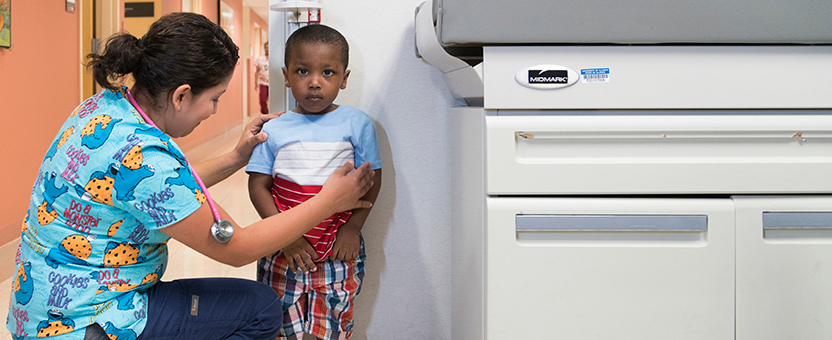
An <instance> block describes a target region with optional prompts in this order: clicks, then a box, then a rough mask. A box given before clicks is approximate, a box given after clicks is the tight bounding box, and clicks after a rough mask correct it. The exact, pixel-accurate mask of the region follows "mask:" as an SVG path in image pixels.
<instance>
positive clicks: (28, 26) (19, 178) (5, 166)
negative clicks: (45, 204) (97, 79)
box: [0, 1, 81, 244]
mask: <svg viewBox="0 0 832 340" xmlns="http://www.w3.org/2000/svg"><path fill="white" fill-rule="evenodd" d="M11 12H12V17H11V23H12V48H11V49H5V48H0V122H2V124H3V126H4V127H5V129H4V132H3V133H2V134H0V188H2V189H1V190H2V195H0V227H6V226H10V228H12V230H14V234H12V235H11V237H12V238H14V237H16V236H19V235H20V221H21V220H22V219H23V215H24V214H25V213H26V207H27V206H28V204H29V194H30V192H31V189H32V184H33V183H34V182H35V177H36V176H37V172H38V168H39V167H40V162H41V160H42V159H43V156H44V155H45V154H46V149H47V148H48V147H49V145H50V143H51V142H52V139H53V138H54V137H55V136H56V135H57V133H58V129H59V128H60V126H61V125H62V124H63V122H64V119H66V117H67V116H69V113H70V112H72V109H73V108H75V106H77V105H78V103H79V102H78V98H79V96H80V93H79V83H80V75H79V72H80V70H79V61H78V59H79V55H80V53H81V52H80V47H79V38H78V36H79V29H80V28H79V26H78V25H79V20H80V19H79V17H80V12H79V11H76V13H69V12H66V11H65V8H64V3H63V1H61V2H60V3H58V2H52V3H51V5H49V6H46V5H44V4H43V3H41V2H40V1H13V2H12V9H11ZM9 232H10V231H7V230H6V228H2V229H0V241H6V242H8V241H9V240H10V239H7V238H8V236H9ZM6 242H0V244H4V243H6Z"/></svg>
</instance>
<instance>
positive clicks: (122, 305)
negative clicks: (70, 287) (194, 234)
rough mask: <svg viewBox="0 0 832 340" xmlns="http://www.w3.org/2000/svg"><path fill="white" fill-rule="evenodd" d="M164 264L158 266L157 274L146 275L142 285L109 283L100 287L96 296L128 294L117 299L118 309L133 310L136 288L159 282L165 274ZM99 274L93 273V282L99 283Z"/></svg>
mask: <svg viewBox="0 0 832 340" xmlns="http://www.w3.org/2000/svg"><path fill="white" fill-rule="evenodd" d="M162 268H164V267H163V266H162V264H159V265H158V266H156V272H155V273H150V274H147V275H145V277H144V278H143V279H142V282H141V283H138V284H130V283H129V282H119V283H108V284H105V285H102V286H100V287H98V290H96V291H95V294H101V293H106V292H127V293H125V294H120V295H118V296H117V297H116V301H118V307H117V308H118V309H119V310H130V309H133V307H134V305H133V297H134V296H135V295H136V292H135V290H134V289H135V288H137V287H139V286H144V285H152V284H154V283H156V282H158V281H159V277H161V276H162V274H164V272H163V271H162ZM98 273H99V272H97V271H95V272H92V274H91V277H92V279H93V280H95V281H98V275H99V274H98Z"/></svg>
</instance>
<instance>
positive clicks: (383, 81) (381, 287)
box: [270, 0, 456, 340]
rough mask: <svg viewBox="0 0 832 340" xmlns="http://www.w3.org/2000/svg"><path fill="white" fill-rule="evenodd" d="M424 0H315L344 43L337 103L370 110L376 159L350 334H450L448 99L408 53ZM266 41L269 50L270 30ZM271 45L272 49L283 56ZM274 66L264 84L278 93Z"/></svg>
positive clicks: (436, 76) (436, 77)
mask: <svg viewBox="0 0 832 340" xmlns="http://www.w3.org/2000/svg"><path fill="white" fill-rule="evenodd" d="M422 1H423V0H404V1H383V2H378V1H369V0H351V1H326V0H324V1H323V3H324V9H323V12H322V18H323V21H322V23H323V24H326V25H329V26H331V27H333V28H335V29H337V30H339V31H340V32H341V33H342V34H343V35H344V36H345V37H346V38H347V40H348V41H349V44H350V65H349V69H350V70H352V73H351V74H350V78H349V82H348V85H347V89H346V90H343V91H342V92H341V94H340V95H339V96H338V99H337V100H336V103H337V104H348V105H352V106H355V107H357V108H360V109H362V110H364V111H365V112H367V113H368V114H369V115H370V117H372V119H373V120H374V121H375V122H376V127H377V129H378V133H379V140H380V143H381V155H382V162H383V163H384V164H383V165H384V168H383V186H382V189H381V194H380V195H379V198H378V201H377V202H376V204H375V207H374V208H373V211H372V213H371V214H370V217H369V219H368V220H367V224H365V226H364V229H363V230H364V238H365V246H366V249H367V274H366V277H365V281H364V287H363V290H362V291H361V294H360V295H359V296H358V298H357V300H356V313H355V320H356V323H355V331H354V333H353V337H352V339H356V340H364V339H399V340H407V339H414V340H424V339H431V340H434V339H450V338H451V335H450V334H451V331H450V326H451V321H450V320H451V316H450V310H451V309H450V298H451V296H450V295H451V294H450V291H451V289H450V287H451V281H450V274H451V262H450V260H451V259H450V257H451V250H450V249H451V247H452V244H451V241H450V237H451V227H452V226H451V223H450V222H451V215H450V214H451V211H450V206H451V200H450V175H449V170H450V148H449V143H450V138H449V133H450V130H449V124H450V120H449V116H448V115H449V114H450V107H451V105H453V104H455V103H456V102H455V101H454V99H453V98H452V97H451V96H450V94H449V92H448V90H447V88H446V86H445V84H444V83H443V82H442V79H441V76H440V73H439V72H438V71H437V70H436V69H435V68H433V67H431V66H430V65H428V64H426V63H425V62H423V61H422V60H421V59H417V58H416V56H415V52H414V26H413V19H414V12H415V9H416V7H417V6H418V5H419V4H420V3H421V2H422ZM271 17H272V18H274V17H275V16H271ZM270 21H271V22H270V27H273V28H275V27H277V26H279V23H277V22H275V20H274V19H270ZM276 24H277V25H276ZM276 29H277V28H276ZM273 33H274V31H273ZM271 41H272V45H271V46H270V47H272V46H273V47H275V48H277V47H278V44H277V43H276V42H277V39H275V35H274V34H273V35H272V40H271ZM278 52H279V51H274V50H273V51H272V53H271V55H272V56H275V57H276V56H280V58H282V53H280V54H279V53H278ZM279 60H280V61H279V63H280V64H282V59H279ZM273 62H274V61H273ZM272 65H274V64H272ZM270 70H274V71H276V72H279V68H277V67H275V66H272V67H271V68H270ZM276 72H272V81H271V83H272V84H273V90H276V91H279V90H280V88H279V87H278V86H276V85H277V84H282V78H280V81H279V82H277V81H275V73H276ZM272 93H275V92H272Z"/></svg>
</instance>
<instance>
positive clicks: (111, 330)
mask: <svg viewBox="0 0 832 340" xmlns="http://www.w3.org/2000/svg"><path fill="white" fill-rule="evenodd" d="M101 328H104V333H107V337H108V338H109V339H110V340H136V338H137V336H136V332H133V330H131V329H118V328H116V326H114V325H113V323H112V322H109V321H107V323H105V324H103V325H101Z"/></svg>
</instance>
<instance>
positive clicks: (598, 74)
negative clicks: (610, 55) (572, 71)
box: [581, 68, 610, 83]
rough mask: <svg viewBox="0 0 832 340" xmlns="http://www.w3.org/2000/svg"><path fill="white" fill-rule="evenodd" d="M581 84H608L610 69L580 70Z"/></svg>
mask: <svg viewBox="0 0 832 340" xmlns="http://www.w3.org/2000/svg"><path fill="white" fill-rule="evenodd" d="M581 82H582V83H609V82H610V69H608V68H587V69H582V70H581Z"/></svg>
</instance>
